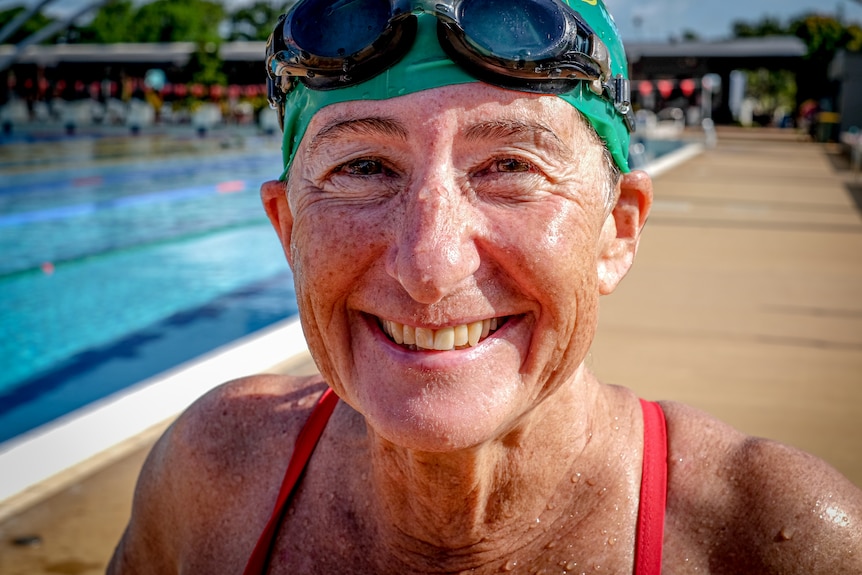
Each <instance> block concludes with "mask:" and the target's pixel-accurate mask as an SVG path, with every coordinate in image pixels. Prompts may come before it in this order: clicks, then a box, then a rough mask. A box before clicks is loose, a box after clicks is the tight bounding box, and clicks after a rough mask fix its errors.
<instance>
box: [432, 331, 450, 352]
mask: <svg viewBox="0 0 862 575" xmlns="http://www.w3.org/2000/svg"><path fill="white" fill-rule="evenodd" d="M434 349H436V350H437V351H446V350H449V349H455V328H453V327H444V328H443V329H438V330H437V331H436V332H435V333H434Z"/></svg>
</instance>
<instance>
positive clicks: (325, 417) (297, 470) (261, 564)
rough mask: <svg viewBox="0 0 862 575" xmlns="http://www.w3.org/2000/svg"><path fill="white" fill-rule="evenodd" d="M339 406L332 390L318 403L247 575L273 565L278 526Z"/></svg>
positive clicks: (258, 574) (256, 574) (255, 574)
mask: <svg viewBox="0 0 862 575" xmlns="http://www.w3.org/2000/svg"><path fill="white" fill-rule="evenodd" d="M337 404H338V396H337V395H335V393H334V392H333V391H332V388H327V389H326V391H324V392H323V395H321V396H320V399H319V400H317V405H315V406H314V410H313V411H312V412H311V416H309V418H308V421H306V422H305V425H304V426H303V428H302V431H300V432H299V435H298V436H297V437H296V445H295V446H294V448H293V455H292V456H291V458H290V463H288V465H287V471H286V472H285V473H284V480H282V482H281V489H280V490H279V492H278V499H277V500H276V502H275V507H274V508H273V510H272V515H271V516H270V517H269V521H268V522H267V524H266V527H264V529H263V533H261V534H260V538H259V539H258V540H257V545H255V547H254V551H253V552H252V554H251V557H249V559H248V563H247V564H246V566H245V571H243V575H262V574H263V573H266V570H267V568H268V566H269V565H268V564H269V557H270V555H271V554H272V545H273V543H274V542H275V534H276V532H277V531H278V526H279V524H281V520H282V518H283V517H284V511H285V510H286V509H287V504H288V501H289V500H290V498H291V496H292V495H293V492H294V491H295V490H296V486H297V485H298V484H299V479H300V477H302V472H303V471H305V467H306V465H308V460H309V459H311V454H312V453H314V448H315V447H317V442H318V441H319V440H320V436H321V435H323V430H324V429H325V428H326V423H327V422H328V421H329V417H330V416H331V415H332V411H333V410H334V409H335V406H336V405H337Z"/></svg>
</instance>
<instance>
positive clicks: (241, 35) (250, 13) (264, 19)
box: [227, 0, 286, 41]
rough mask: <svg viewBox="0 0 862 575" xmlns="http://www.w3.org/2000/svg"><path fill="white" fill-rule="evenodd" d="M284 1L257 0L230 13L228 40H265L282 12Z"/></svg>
mask: <svg viewBox="0 0 862 575" xmlns="http://www.w3.org/2000/svg"><path fill="white" fill-rule="evenodd" d="M285 10H286V8H284V2H279V1H277V0H276V1H273V2H268V1H266V0H258V1H257V2H255V3H254V4H252V5H250V6H243V7H241V8H239V9H237V10H236V11H235V12H233V13H232V14H231V15H230V18H229V21H230V32H229V34H228V38H227V39H228V40H230V41H233V40H266V39H267V38H269V34H270V33H271V32H272V27H273V26H274V25H275V22H276V21H277V20H278V17H279V16H280V15H281V14H282V12H284V11H285Z"/></svg>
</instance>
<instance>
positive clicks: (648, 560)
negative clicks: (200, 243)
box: [109, 0, 862, 574]
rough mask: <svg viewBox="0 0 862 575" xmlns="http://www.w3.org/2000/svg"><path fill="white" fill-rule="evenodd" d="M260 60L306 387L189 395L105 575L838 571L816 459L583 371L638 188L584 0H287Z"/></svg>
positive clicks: (860, 562)
mask: <svg viewBox="0 0 862 575" xmlns="http://www.w3.org/2000/svg"><path fill="white" fill-rule="evenodd" d="M377 8H379V9H380V11H379V12H378V11H376V9H377ZM390 8H391V10H390ZM554 22H560V23H561V24H560V25H559V26H557V25H555V24H554ZM491 23H493V25H492V26H490V25H489V24H491ZM560 30H562V31H563V32H562V33H561V34H560V35H561V38H560V42H559V43H554V42H552V41H551V40H550V39H553V38H554V36H555V34H556V33H557V31H560ZM537 54H540V55H542V54H543V55H544V56H542V57H541V58H540V57H539V56H536V55H537ZM534 59H535V60H539V61H538V62H537V63H535V65H533V63H531V60H534ZM267 67H268V70H269V72H270V74H271V97H272V100H273V103H274V105H275V106H276V107H277V108H278V109H279V113H280V114H282V115H283V116H284V119H283V123H284V127H285V145H284V152H285V174H284V177H283V178H282V180H281V181H277V182H268V183H266V184H264V186H263V189H262V198H263V202H264V206H265V208H266V211H267V214H268V216H269V218H270V220H271V221H272V224H273V226H274V228H275V230H276V232H277V234H278V236H279V238H280V240H281V242H282V244H283V246H284V249H285V254H286V256H287V259H288V261H289V263H290V265H291V268H292V270H293V273H294V278H295V284H296V293H297V301H298V304H299V309H300V316H301V319H302V323H303V328H304V330H305V334H306V337H307V339H308V343H309V349H310V350H311V353H312V355H313V357H314V359H315V361H316V363H317V365H318V367H319V369H320V375H319V376H315V377H311V378H292V377H283V376H255V377H250V378H246V379H243V380H240V381H235V382H230V383H228V384H225V385H224V386H222V387H221V388H219V389H217V390H216V391H214V392H213V393H211V394H209V395H207V396H206V397H204V398H202V399H201V400H199V401H198V402H197V403H196V404H195V405H194V406H193V407H192V408H191V409H190V410H189V411H187V412H186V413H185V414H184V415H183V416H182V417H181V418H180V419H179V420H178V421H177V422H176V423H175V424H174V425H173V426H172V427H171V429H170V430H169V431H168V432H167V433H166V434H165V436H164V437H163V438H162V439H161V440H160V442H159V443H158V444H157V446H156V447H155V448H154V450H153V452H152V454H151V455H150V457H149V459H148V462H147V464H146V466H145V469H144V471H143V473H142V475H141V479H140V481H139V485H138V489H137V493H136V500H135V508H134V511H133V516H132V520H131V522H130V524H129V527H128V529H127V531H126V533H125V535H124V537H123V540H122V541H121V542H120V545H119V546H118V549H117V552H116V554H115V557H114V559H113V561H112V565H111V568H110V569H109V571H110V572H112V573H122V572H134V573H150V572H152V573H180V572H182V573H239V572H241V571H242V570H243V569H245V573H249V574H251V573H264V572H266V573H292V574H296V573H332V572H339V573H399V574H403V573H467V572H469V573H501V572H512V573H593V572H598V573H630V572H636V573H638V574H643V573H658V572H659V571H660V570H661V569H662V567H663V568H664V570H665V571H666V572H694V571H700V572H728V573H746V572H756V573H794V572H799V573H802V572H805V573H809V572H862V558H860V554H859V553H858V551H857V550H858V549H860V548H862V546H860V543H862V533H860V527H859V518H860V515H862V503H860V501H862V496H860V492H859V491H858V490H857V489H856V488H854V487H853V486H852V485H851V484H850V483H849V482H847V481H846V480H845V479H843V478H842V477H840V475H838V474H837V473H836V472H835V471H834V470H832V469H830V468H829V467H828V466H827V465H826V464H824V463H822V462H820V461H817V460H815V459H814V458H812V457H810V456H807V455H804V454H802V453H799V452H796V451H794V450H791V449H789V448H787V447H784V446H781V445H778V444H775V443H771V442H768V441H764V440H755V439H752V438H749V437H746V436H743V435H742V434H740V433H738V432H736V431H735V430H733V429H731V428H729V427H727V426H726V425H724V424H722V423H720V422H717V421H715V420H713V419H711V418H710V417H709V416H707V415H705V414H703V413H700V412H697V411H695V410H693V409H690V408H687V407H684V406H682V405H677V404H673V403H663V404H661V406H659V405H657V404H651V403H646V402H642V401H640V400H639V399H638V398H637V397H635V396H634V395H633V394H632V393H631V392H630V391H628V390H626V389H623V388H619V387H613V386H607V385H604V384H602V383H600V382H599V381H598V380H597V379H596V378H595V377H594V376H593V375H592V374H591V373H590V372H589V370H588V369H587V368H586V367H585V366H584V359H585V357H586V355H587V353H588V351H589V347H590V344H591V341H592V338H593V334H594V332H595V326H596V321H597V303H598V298H599V295H602V294H608V293H611V292H612V291H613V290H614V288H615V287H616V285H617V283H618V282H619V281H620V280H621V279H622V277H623V276H624V275H625V274H626V272H627V270H628V269H629V267H630V265H631V263H632V261H633V258H634V255H635V253H636V250H637V243H638V236H639V233H640V231H641V228H642V226H643V224H644V222H645V220H646V217H647V214H648V212H649V207H650V204H651V200H652V190H651V184H650V181H649V179H648V177H647V176H646V175H645V174H643V173H633V172H629V169H628V164H627V149H628V137H629V130H630V129H631V122H630V121H629V116H630V110H629V106H628V97H627V93H628V89H627V88H628V84H627V81H626V80H625V74H626V64H625V58H624V52H623V48H622V45H621V43H620V41H619V39H618V37H617V33H616V30H615V28H614V26H613V23H612V20H611V18H610V16H609V15H608V13H607V11H606V10H605V8H604V6H603V4H602V2H601V1H600V0H571V1H570V2H569V3H568V4H566V5H564V4H562V3H558V2H557V1H556V0H536V1H526V0H525V1H523V2H512V3H507V5H506V6H504V7H500V6H498V5H497V4H496V3H493V2H482V1H474V2H463V3H458V4H457V5H456V6H449V5H446V4H445V3H440V4H436V5H435V7H432V8H429V7H425V6H424V4H422V3H411V4H409V6H406V7H405V6H395V5H394V4H393V6H390V5H388V4H387V5H385V6H382V7H381V6H378V5H377V4H376V3H374V2H354V3H349V4H345V3H339V4H335V3H326V2H315V1H311V0H307V1H305V2H301V3H300V4H299V5H297V7H295V8H294V9H293V11H291V12H290V13H289V14H288V16H287V17H286V18H285V19H283V20H282V21H280V22H279V25H278V26H277V27H276V31H275V33H274V35H273V38H272V40H271V41H270V45H269V54H268V58H267ZM477 80H480V81H477ZM315 446H316V448H315ZM288 462H289V463H288ZM285 467H287V471H286V472H285ZM279 485H281V488H280V489H279ZM824 518H825V519H824ZM813 550H816V552H815V551H813Z"/></svg>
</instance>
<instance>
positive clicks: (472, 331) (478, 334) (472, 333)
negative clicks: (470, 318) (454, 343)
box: [467, 321, 483, 347]
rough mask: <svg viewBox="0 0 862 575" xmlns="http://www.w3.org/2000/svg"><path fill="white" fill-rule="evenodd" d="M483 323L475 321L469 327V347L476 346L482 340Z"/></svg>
mask: <svg viewBox="0 0 862 575" xmlns="http://www.w3.org/2000/svg"><path fill="white" fill-rule="evenodd" d="M482 323H483V322H481V321H474V322H473V323H471V324H470V325H468V326H467V345H469V346H470V347H473V346H475V345H476V344H478V343H479V340H480V339H482Z"/></svg>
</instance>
